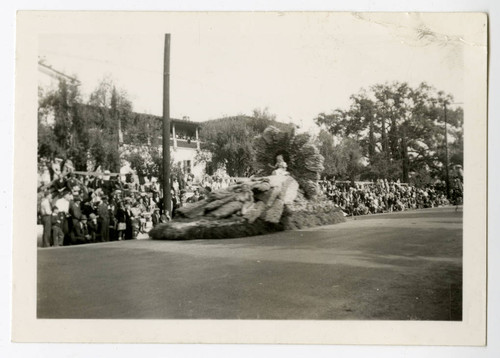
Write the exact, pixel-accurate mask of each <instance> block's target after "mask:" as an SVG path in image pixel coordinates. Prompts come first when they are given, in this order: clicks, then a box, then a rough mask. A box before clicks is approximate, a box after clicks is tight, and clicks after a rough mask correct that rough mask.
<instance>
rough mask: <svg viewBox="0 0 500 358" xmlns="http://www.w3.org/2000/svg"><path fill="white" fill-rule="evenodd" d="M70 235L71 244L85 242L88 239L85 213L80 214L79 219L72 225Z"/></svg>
mask: <svg viewBox="0 0 500 358" xmlns="http://www.w3.org/2000/svg"><path fill="white" fill-rule="evenodd" d="M70 235H71V243H72V244H73V245H79V244H85V243H87V242H89V241H90V235H89V230H88V226H87V217H86V216H85V215H82V216H81V218H80V221H79V222H78V223H77V224H76V225H73V230H72V231H71V234H70Z"/></svg>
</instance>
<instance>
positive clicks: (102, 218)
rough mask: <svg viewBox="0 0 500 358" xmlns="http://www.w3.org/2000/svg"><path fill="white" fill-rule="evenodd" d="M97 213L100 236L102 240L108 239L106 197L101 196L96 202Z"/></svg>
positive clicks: (106, 240)
mask: <svg viewBox="0 0 500 358" xmlns="http://www.w3.org/2000/svg"><path fill="white" fill-rule="evenodd" d="M97 215H98V218H99V221H98V223H99V226H98V227H99V230H100V236H101V237H100V238H101V241H103V242H108V241H109V208H108V198H107V196H103V197H102V198H101V200H100V201H99V202H98V204H97Z"/></svg>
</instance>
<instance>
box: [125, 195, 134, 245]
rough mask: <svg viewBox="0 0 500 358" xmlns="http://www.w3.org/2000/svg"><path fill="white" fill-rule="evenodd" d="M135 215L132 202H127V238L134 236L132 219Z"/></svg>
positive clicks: (130, 238)
mask: <svg viewBox="0 0 500 358" xmlns="http://www.w3.org/2000/svg"><path fill="white" fill-rule="evenodd" d="M133 217H134V215H133V214H132V210H130V204H129V203H127V204H126V207H125V223H126V225H127V227H126V228H125V240H132V239H133V236H134V234H133V233H134V228H133V226H132V224H133V223H132V219H133Z"/></svg>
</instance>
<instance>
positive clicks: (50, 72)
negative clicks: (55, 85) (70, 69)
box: [38, 61, 80, 84]
mask: <svg viewBox="0 0 500 358" xmlns="http://www.w3.org/2000/svg"><path fill="white" fill-rule="evenodd" d="M38 69H39V70H40V72H43V73H45V74H46V75H48V76H50V77H52V78H55V79H57V80H61V79H65V80H69V81H71V82H76V83H78V84H80V81H79V80H78V79H76V78H75V77H71V76H68V75H67V74H65V73H63V72H60V71H57V70H54V69H53V68H52V67H51V66H49V65H46V64H44V63H43V62H40V61H38Z"/></svg>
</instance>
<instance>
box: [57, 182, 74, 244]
mask: <svg viewBox="0 0 500 358" xmlns="http://www.w3.org/2000/svg"><path fill="white" fill-rule="evenodd" d="M71 200H73V196H72V195H71V193H70V192H68V191H66V192H63V194H62V197H60V198H59V199H57V200H56V202H55V206H57V208H58V209H59V212H60V213H61V216H62V218H63V221H62V231H63V233H64V236H65V239H66V241H65V244H69V243H70V241H71V240H70V233H71V228H72V220H71V216H70V215H69V204H70V202H71Z"/></svg>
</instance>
